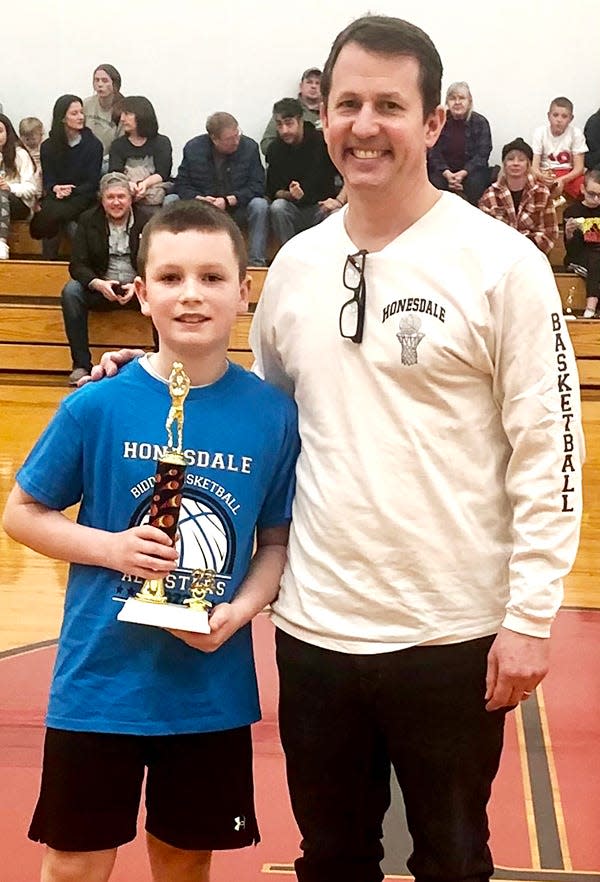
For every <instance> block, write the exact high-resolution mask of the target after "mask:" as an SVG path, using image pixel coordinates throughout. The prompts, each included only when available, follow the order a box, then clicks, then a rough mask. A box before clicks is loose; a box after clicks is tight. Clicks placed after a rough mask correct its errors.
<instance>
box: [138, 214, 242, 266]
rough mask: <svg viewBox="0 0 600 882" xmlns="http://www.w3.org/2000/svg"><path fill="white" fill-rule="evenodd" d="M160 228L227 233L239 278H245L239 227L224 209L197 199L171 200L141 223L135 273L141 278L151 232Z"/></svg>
mask: <svg viewBox="0 0 600 882" xmlns="http://www.w3.org/2000/svg"><path fill="white" fill-rule="evenodd" d="M161 230H162V231H165V232H167V233H185V232H187V231H188V230H197V231H198V232H201V233H220V232H224V233H227V235H228V236H229V238H230V239H231V244H232V246H233V251H234V254H235V256H236V258H237V262H238V267H239V275H240V281H242V280H243V279H244V278H245V275H246V268H247V266H248V257H247V253H246V245H245V243H244V237H243V236H242V234H241V232H240V228H239V227H238V226H237V224H236V223H235V221H234V220H233V219H232V218H231V217H229V215H228V214H227V212H226V211H221V210H220V209H219V208H215V206H214V205H210V203H208V202H203V201H201V200H198V199H190V200H184V201H178V202H172V203H171V204H170V205H167V206H165V208H161V210H160V211H158V212H157V213H156V214H154V215H153V216H152V217H151V218H150V220H149V221H148V223H147V224H146V226H145V227H144V231H143V233H142V236H141V240H140V247H139V251H138V259H137V265H138V273H139V274H140V276H141V277H142V278H145V276H146V263H147V262H148V252H149V251H150V242H151V240H152V235H153V234H154V233H158V232H160V231H161Z"/></svg>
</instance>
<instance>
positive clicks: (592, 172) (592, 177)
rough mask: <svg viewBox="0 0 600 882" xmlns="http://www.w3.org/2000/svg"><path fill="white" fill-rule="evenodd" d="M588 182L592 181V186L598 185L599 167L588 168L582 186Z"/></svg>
mask: <svg viewBox="0 0 600 882" xmlns="http://www.w3.org/2000/svg"><path fill="white" fill-rule="evenodd" d="M590 181H593V182H594V184H600V165H596V166H594V168H588V170H587V171H586V173H585V176H584V178H583V182H584V184H589V182H590Z"/></svg>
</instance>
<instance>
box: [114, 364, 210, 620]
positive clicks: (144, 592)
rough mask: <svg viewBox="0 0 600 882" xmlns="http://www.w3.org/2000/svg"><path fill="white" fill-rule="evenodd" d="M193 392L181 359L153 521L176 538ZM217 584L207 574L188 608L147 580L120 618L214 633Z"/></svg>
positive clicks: (174, 375) (160, 582) (174, 373)
mask: <svg viewBox="0 0 600 882" xmlns="http://www.w3.org/2000/svg"><path fill="white" fill-rule="evenodd" d="M189 391H190V378H189V377H188V375H187V374H186V372H185V371H184V369H183V365H182V364H181V363H180V362H178V361H176V362H174V363H173V367H172V370H171V373H170V375H169V394H170V396H171V406H170V408H169V413H168V415H167V420H166V422H165V429H166V432H167V446H166V448H165V451H164V453H163V455H162V456H161V457H160V459H159V460H158V464H157V467H156V475H155V477H154V490H153V493H152V501H151V503H150V511H149V523H150V525H151V526H152V527H158V529H159V530H162V531H163V533H166V534H167V536H169V538H170V539H171V541H172V542H175V536H176V535H177V523H178V521H179V511H180V509H181V500H182V496H183V493H182V491H183V483H184V478H185V466H186V461H185V457H184V455H183V404H184V402H185V399H186V397H187V394H188V392H189ZM174 436H176V441H175V438H174ZM206 572H207V573H208V571H206ZM197 582H198V580H197ZM213 585H214V577H213V579H212V580H211V579H210V577H206V576H205V578H204V580H203V581H202V584H201V585H200V584H196V587H195V589H194V591H193V592H192V596H191V598H190V600H189V601H186V603H187V606H186V605H184V604H176V603H169V602H168V600H167V596H166V593H165V583H164V579H162V578H159V579H146V581H145V582H144V584H143V585H142V587H141V589H140V590H139V591H138V593H137V594H136V595H135V597H130V598H129V599H128V600H126V601H125V605H124V606H123V609H122V610H121V612H120V613H119V615H118V616H117V618H118V619H120V620H121V621H125V622H137V623H138V624H144V625H156V626H157V627H160V628H179V629H182V630H185V631H197V632H198V633H203V634H208V633H210V626H209V624H208V609H210V607H211V605H212V604H211V603H210V602H209V601H206V600H205V597H206V594H207V593H213V592H212V587H213Z"/></svg>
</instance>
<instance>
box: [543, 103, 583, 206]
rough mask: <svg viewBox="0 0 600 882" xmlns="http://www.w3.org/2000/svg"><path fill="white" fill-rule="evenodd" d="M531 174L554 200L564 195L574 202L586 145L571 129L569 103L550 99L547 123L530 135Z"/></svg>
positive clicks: (575, 131) (570, 108)
mask: <svg viewBox="0 0 600 882" xmlns="http://www.w3.org/2000/svg"><path fill="white" fill-rule="evenodd" d="M532 147H533V163H532V169H533V173H534V175H535V176H536V178H537V179H538V180H541V181H543V183H544V184H546V186H548V187H550V190H551V192H552V195H553V196H554V197H555V198H557V197H560V196H562V194H563V192H565V193H567V194H568V195H569V196H571V197H572V198H573V199H577V197H578V196H579V194H580V192H581V184H582V182H583V171H584V160H585V154H586V152H587V144H586V143H585V138H584V137H583V132H582V131H581V129H578V128H577V126H574V125H573V102H572V101H570V100H569V99H568V98H565V97H563V96H561V97H559V98H554V99H553V100H552V102H551V104H550V109H549V111H548V122H547V123H545V124H544V125H543V126H538V128H537V129H536V130H535V132H534V133H533V144H532Z"/></svg>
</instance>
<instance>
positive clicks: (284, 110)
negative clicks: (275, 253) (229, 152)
mask: <svg viewBox="0 0 600 882" xmlns="http://www.w3.org/2000/svg"><path fill="white" fill-rule="evenodd" d="M273 115H274V117H275V124H276V126H277V138H276V140H275V141H273V143H272V144H271V145H270V146H269V148H268V150H267V196H268V197H269V199H271V200H272V204H271V212H270V213H271V224H272V226H273V231H274V232H275V235H276V236H277V238H278V239H279V241H280V242H281V244H282V245H283V243H284V242H287V241H288V239H291V238H292V236H295V235H296V233H300V232H301V231H302V230H307V229H308V228H309V227H314V226H315V225H316V224H318V223H320V222H321V221H322V220H323V219H324V218H325V217H327V215H328V214H330V213H331V212H332V211H335V210H336V209H338V208H341V207H342V205H343V202H342V200H341V199H338V198H337V196H338V195H339V194H338V192H337V191H338V190H339V187H336V183H335V176H336V174H337V172H336V168H335V166H334V165H333V163H332V162H331V159H330V158H329V154H328V153H327V148H326V146H325V141H324V140H323V135H322V134H321V132H317V130H316V129H315V127H314V126H313V124H312V123H310V122H308V121H307V120H305V119H303V110H302V105H301V104H300V102H299V101H297V100H296V99H295V98H282V100H281V101H276V102H275V104H274V105H273Z"/></svg>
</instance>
